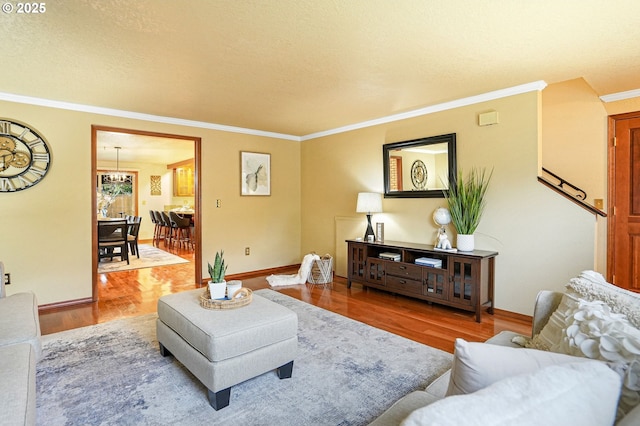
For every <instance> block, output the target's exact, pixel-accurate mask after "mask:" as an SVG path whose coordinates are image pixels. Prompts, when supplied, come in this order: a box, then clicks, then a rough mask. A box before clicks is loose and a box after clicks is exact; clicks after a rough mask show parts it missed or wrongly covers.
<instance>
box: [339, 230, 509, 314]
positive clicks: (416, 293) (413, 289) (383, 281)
mask: <svg viewBox="0 0 640 426" xmlns="http://www.w3.org/2000/svg"><path fill="white" fill-rule="evenodd" d="M346 241H347V245H348V252H347V261H348V263H349V272H348V277H347V279H348V281H347V285H348V287H351V283H352V282H358V283H360V284H362V285H363V286H367V287H373V288H377V289H380V290H386V291H389V292H391V293H397V294H402V295H404V296H409V297H415V298H417V299H422V300H426V301H429V302H433V303H438V304H442V305H447V306H451V307H455V308H459V309H464V310H466V311H471V312H474V313H475V314H476V321H477V322H481V320H482V317H481V315H482V308H483V307H488V312H489V313H490V314H493V290H494V289H493V286H494V278H495V276H494V272H495V258H496V256H497V255H498V253H497V252H494V251H483V250H475V251H472V252H456V253H451V252H446V251H440V250H434V247H433V246H432V245H427V244H415V243H404V242H399V241H385V242H373V243H369V242H365V241H359V240H346ZM381 254H383V256H385V254H386V255H387V258H382V257H381ZM389 254H395V255H399V258H398V259H399V260H389V259H388V255H389ZM396 257H397V256H396ZM422 257H427V258H431V259H437V260H441V261H442V267H441V268H434V267H429V266H421V265H417V264H416V259H419V258H422Z"/></svg>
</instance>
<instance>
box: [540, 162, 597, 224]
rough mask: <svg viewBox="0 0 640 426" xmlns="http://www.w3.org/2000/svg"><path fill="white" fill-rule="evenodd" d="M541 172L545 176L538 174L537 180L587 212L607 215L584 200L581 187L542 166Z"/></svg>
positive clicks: (585, 197)
mask: <svg viewBox="0 0 640 426" xmlns="http://www.w3.org/2000/svg"><path fill="white" fill-rule="evenodd" d="M542 172H543V174H544V175H545V176H538V182H540V183H542V184H544V185H546V186H548V187H549V188H551V189H553V190H554V191H556V192H557V193H559V194H561V195H563V196H564V197H566V198H568V199H569V200H571V201H573V202H574V203H576V204H578V205H579V206H580V207H582V208H584V209H586V210H588V211H589V212H591V213H593V214H596V215H599V216H602V217H607V214H606V213H605V212H603V211H602V210H600V209H599V208H597V207H595V206H593V205H591V204H589V203H588V202H587V201H586V200H587V193H586V192H585V191H584V190H583V189H582V188H579V187H577V186H576V185H574V184H572V183H571V182H569V181H567V180H566V179H563V178H562V177H560V176H558V175H557V174H555V173H553V172H551V171H550V170H548V169H545V168H544V167H543V168H542Z"/></svg>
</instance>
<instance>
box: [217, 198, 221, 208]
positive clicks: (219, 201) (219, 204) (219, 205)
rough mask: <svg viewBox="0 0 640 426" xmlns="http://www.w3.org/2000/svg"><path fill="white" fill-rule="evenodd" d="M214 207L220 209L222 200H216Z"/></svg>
mask: <svg viewBox="0 0 640 426" xmlns="http://www.w3.org/2000/svg"><path fill="white" fill-rule="evenodd" d="M216 207H217V208H220V207H222V200H216Z"/></svg>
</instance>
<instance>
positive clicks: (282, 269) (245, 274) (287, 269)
mask: <svg viewBox="0 0 640 426" xmlns="http://www.w3.org/2000/svg"><path fill="white" fill-rule="evenodd" d="M292 269H295V270H298V269H300V264H299V263H298V264H296V265H287V266H278V267H276V268H268V269H259V270H257V271H249V272H240V273H238V274H230V275H226V276H225V277H224V278H225V280H227V281H229V280H242V279H249V278H255V277H259V276H262V275H271V274H279V273H282V272H291V270H292ZM208 281H211V280H210V279H209V278H207V279H205V282H208Z"/></svg>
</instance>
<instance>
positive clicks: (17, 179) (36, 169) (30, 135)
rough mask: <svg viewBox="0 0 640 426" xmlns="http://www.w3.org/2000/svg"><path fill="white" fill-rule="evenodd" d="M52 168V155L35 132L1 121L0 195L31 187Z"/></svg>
mask: <svg viewBox="0 0 640 426" xmlns="http://www.w3.org/2000/svg"><path fill="white" fill-rule="evenodd" d="M50 165H51V153H50V151H49V146H48V145H47V143H46V142H45V140H44V139H43V138H42V136H40V135H39V134H38V133H37V132H36V131H35V130H33V129H31V128H29V127H27V126H26V125H24V124H21V123H17V122H14V121H10V120H0V192H15V191H21V190H23V189H27V188H31V187H32V186H34V185H35V184H37V183H38V182H40V181H41V180H42V179H43V178H44V177H45V175H46V174H47V172H48V171H49V167H50Z"/></svg>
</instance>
